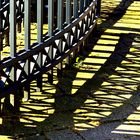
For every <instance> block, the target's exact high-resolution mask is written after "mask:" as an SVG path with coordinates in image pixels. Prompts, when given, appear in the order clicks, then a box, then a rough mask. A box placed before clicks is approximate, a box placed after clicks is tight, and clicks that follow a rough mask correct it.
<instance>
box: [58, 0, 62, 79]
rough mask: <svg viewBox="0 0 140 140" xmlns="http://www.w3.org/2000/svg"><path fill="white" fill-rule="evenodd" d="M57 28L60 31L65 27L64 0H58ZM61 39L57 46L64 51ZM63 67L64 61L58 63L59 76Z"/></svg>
mask: <svg viewBox="0 0 140 140" xmlns="http://www.w3.org/2000/svg"><path fill="white" fill-rule="evenodd" d="M57 28H58V30H60V31H61V30H62V28H63V0H58V3H57ZM59 41H60V42H59V44H58V46H57V47H58V49H59V51H60V53H62V45H63V42H62V38H60V40H59ZM62 67H63V66H62V62H60V63H59V64H58V69H57V76H61V75H62Z"/></svg>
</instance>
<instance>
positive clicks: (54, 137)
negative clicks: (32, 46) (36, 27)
mask: <svg viewBox="0 0 140 140" xmlns="http://www.w3.org/2000/svg"><path fill="white" fill-rule="evenodd" d="M113 10H114V12H113V13H112V11H113ZM139 23H140V1H134V2H132V1H129V0H128V1H127V3H125V4H123V3H121V0H112V1H111V0H102V15H101V19H100V20H99V26H98V31H97V33H96V37H94V39H92V40H93V41H94V42H96V45H94V46H93V44H94V43H93V42H90V43H89V46H90V51H87V52H85V56H84V57H83V56H80V57H79V58H77V63H75V64H74V66H73V67H71V68H70V69H68V70H65V71H64V72H63V76H62V78H57V77H56V76H55V75H54V78H55V82H54V85H49V84H48V83H47V82H46V75H44V78H43V81H44V83H43V85H44V86H43V93H41V92H36V83H35V82H33V83H32V85H31V86H32V87H31V99H30V101H29V102H23V104H22V105H21V115H20V116H19V117H20V122H18V123H17V122H15V124H13V125H12V126H10V125H9V122H6V123H7V124H6V123H5V126H8V125H9V127H5V126H3V125H1V126H0V136H1V137H0V139H23V140H24V139H25V140H45V139H47V140H139V139H140V93H139V91H140V84H139V81H140V71H139V69H140V52H139V50H140V24H139ZM13 128H14V129H13ZM13 134H14V137H13Z"/></svg>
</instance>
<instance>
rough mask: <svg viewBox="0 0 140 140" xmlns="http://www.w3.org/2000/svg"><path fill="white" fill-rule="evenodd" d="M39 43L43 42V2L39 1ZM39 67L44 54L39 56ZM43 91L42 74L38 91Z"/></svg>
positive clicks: (39, 77) (38, 79)
mask: <svg viewBox="0 0 140 140" xmlns="http://www.w3.org/2000/svg"><path fill="white" fill-rule="evenodd" d="M37 41H38V43H41V42H42V41H43V0H37ZM38 55H39V56H38V60H37V62H38V65H39V67H40V68H41V66H42V53H41V52H39V54H38ZM41 90H42V73H40V74H39V76H38V78H37V91H41Z"/></svg>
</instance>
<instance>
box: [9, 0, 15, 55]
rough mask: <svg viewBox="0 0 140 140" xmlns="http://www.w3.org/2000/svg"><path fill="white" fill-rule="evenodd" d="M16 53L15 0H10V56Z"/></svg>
mask: <svg viewBox="0 0 140 140" xmlns="http://www.w3.org/2000/svg"><path fill="white" fill-rule="evenodd" d="M15 55H16V0H10V56H11V57H15Z"/></svg>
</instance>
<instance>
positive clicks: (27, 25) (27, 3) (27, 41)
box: [24, 0, 30, 51]
mask: <svg viewBox="0 0 140 140" xmlns="http://www.w3.org/2000/svg"><path fill="white" fill-rule="evenodd" d="M24 28H25V35H24V37H25V38H24V39H25V49H26V50H27V51H28V50H29V49H30V0H25V1H24Z"/></svg>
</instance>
